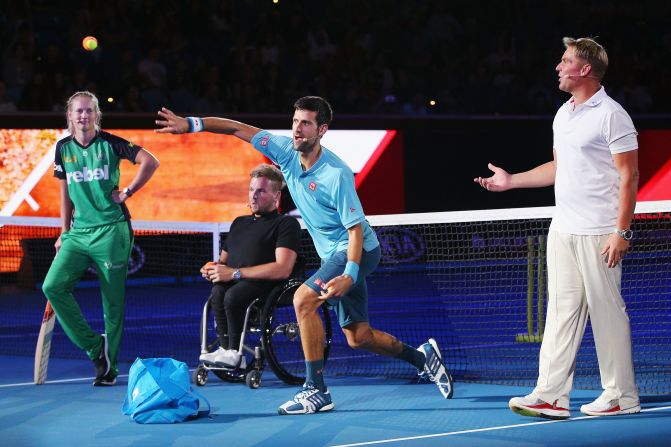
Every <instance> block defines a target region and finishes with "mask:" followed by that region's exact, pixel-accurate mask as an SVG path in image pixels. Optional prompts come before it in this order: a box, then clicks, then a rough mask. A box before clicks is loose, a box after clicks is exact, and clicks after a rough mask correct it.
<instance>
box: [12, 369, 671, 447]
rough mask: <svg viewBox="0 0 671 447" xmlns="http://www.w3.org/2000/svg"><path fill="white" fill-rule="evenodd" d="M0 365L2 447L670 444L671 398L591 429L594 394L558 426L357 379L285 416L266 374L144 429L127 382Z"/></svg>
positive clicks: (211, 391)
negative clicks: (305, 410)
mask: <svg viewBox="0 0 671 447" xmlns="http://www.w3.org/2000/svg"><path fill="white" fill-rule="evenodd" d="M0 364H1V365H2V368H0V439H1V440H2V445H5V446H19V445H20V446H61V445H85V446H89V445H91V446H115V447H122V446H158V445H166V446H168V445H170V446H189V447H195V446H198V445H222V446H294V445H299V446H344V445H384V446H403V447H410V446H413V447H414V446H443V445H450V446H452V445H454V446H480V445H483V446H484V445H486V446H499V445H501V446H502V445H505V446H510V445H516V446H519V445H523V446H541V445H556V446H578V445H580V446H585V445H587V446H589V445H594V446H596V445H609V446H624V445H638V446H652V445H660V446H661V445H669V442H668V439H669V436H671V396H656V397H646V396H644V397H643V399H642V408H643V412H642V413H640V414H637V415H629V416H617V417H611V418H591V417H583V415H582V414H581V413H579V412H578V411H577V409H578V408H579V406H580V405H581V404H583V403H586V402H589V401H590V400H591V399H592V398H594V397H595V396H596V395H597V394H598V391H576V392H574V393H573V395H572V402H571V407H572V410H573V411H572V416H573V418H574V419H570V420H568V421H562V422H555V421H546V420H542V419H535V418H525V417H522V416H518V415H516V414H513V413H512V412H511V411H510V410H508V405H507V403H508V400H509V398H510V397H511V396H515V395H522V394H525V393H526V392H528V391H529V389H528V388H521V387H511V386H501V385H480V384H464V383H457V384H456V386H455V396H454V398H453V399H450V400H445V399H443V398H442V397H440V395H439V394H438V391H437V390H436V389H435V387H434V385H433V384H430V383H428V384H416V383H412V382H410V381H407V380H400V379H391V380H390V379H380V378H369V379H366V378H362V377H351V378H332V379H329V381H328V382H329V385H330V387H331V393H332V394H333V398H334V402H335V404H336V408H335V410H334V411H332V412H330V413H324V414H317V415H305V416H279V415H277V413H276V411H277V406H278V405H279V404H281V403H283V402H284V401H285V400H287V399H288V398H290V397H291V396H292V395H293V393H294V392H295V390H296V389H295V388H294V387H289V386H287V385H284V384H283V383H282V382H280V381H279V380H277V379H275V378H274V377H272V374H271V373H270V372H269V371H267V372H266V373H265V374H264V381H263V384H262V387H261V388H259V389H257V390H252V389H249V388H247V387H246V386H244V385H242V384H230V383H224V382H221V381H219V380H218V379H216V378H211V380H210V381H209V382H208V384H207V385H206V386H205V387H202V388H199V391H200V392H201V393H202V394H203V395H205V397H207V398H208V399H209V400H210V402H211V404H212V414H211V415H210V416H209V417H205V418H201V419H198V420H194V421H189V422H185V423H181V424H175V425H140V424H136V423H135V422H133V421H131V419H130V418H129V417H128V416H124V415H123V414H122V413H121V404H122V402H123V399H124V396H125V393H126V384H127V378H126V376H121V377H120V380H119V382H118V383H117V385H116V386H114V387H110V388H94V387H93V386H91V380H92V377H91V373H92V370H91V365H90V363H89V362H88V361H79V360H62V359H58V360H55V361H53V362H52V363H51V364H50V370H49V372H50V381H49V382H48V383H46V384H45V385H42V386H35V385H33V384H32V359H31V358H28V357H10V356H4V357H0ZM128 368H129V365H128V364H124V365H122V374H127V371H128Z"/></svg>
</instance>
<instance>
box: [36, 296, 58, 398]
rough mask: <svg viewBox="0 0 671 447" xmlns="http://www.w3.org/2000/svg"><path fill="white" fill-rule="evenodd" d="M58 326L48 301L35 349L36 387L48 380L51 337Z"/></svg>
mask: <svg viewBox="0 0 671 447" xmlns="http://www.w3.org/2000/svg"><path fill="white" fill-rule="evenodd" d="M55 324H56V314H55V312H54V309H53V308H52V307H51V303H50V302H49V301H47V307H46V308H45V309H44V317H42V326H41V327H40V335H38V337H37V347H36V348H35V377H34V379H35V385H41V384H43V383H44V382H45V381H46V380H47V366H48V365H49V353H50V352H51V336H52V335H53V333H54V325H55Z"/></svg>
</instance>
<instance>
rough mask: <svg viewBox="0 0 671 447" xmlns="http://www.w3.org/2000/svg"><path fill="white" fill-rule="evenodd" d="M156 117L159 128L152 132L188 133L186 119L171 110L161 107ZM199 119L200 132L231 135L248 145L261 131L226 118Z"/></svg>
mask: <svg viewBox="0 0 671 447" xmlns="http://www.w3.org/2000/svg"><path fill="white" fill-rule="evenodd" d="M158 116H159V117H160V119H157V120H156V124H157V125H158V126H160V127H159V128H158V129H156V130H154V132H157V133H172V134H180V133H188V132H189V121H188V120H187V119H186V118H183V117H181V116H177V115H175V113H174V112H173V111H172V110H169V109H166V108H165V107H163V108H161V110H159V111H158ZM199 119H201V120H202V124H203V128H202V129H201V130H203V131H207V132H212V133H223V134H226V135H233V136H236V137H238V138H240V139H241V140H244V141H246V142H248V143H249V142H250V141H251V140H252V137H253V136H254V135H256V134H257V133H259V132H260V131H261V129H259V128H258V127H254V126H250V125H249V124H245V123H241V122H239V121H234V120H229V119H227V118H217V117H208V118H199Z"/></svg>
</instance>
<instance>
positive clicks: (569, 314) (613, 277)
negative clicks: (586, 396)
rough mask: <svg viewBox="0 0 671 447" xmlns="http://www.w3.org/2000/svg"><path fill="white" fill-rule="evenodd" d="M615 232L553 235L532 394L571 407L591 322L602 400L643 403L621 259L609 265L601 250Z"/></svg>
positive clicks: (631, 404) (550, 243)
mask: <svg viewBox="0 0 671 447" xmlns="http://www.w3.org/2000/svg"><path fill="white" fill-rule="evenodd" d="M609 236H610V235H609V234H605V235H600V236H577V235H572V234H564V233H558V232H556V231H550V233H549V235H548V247H547V264H548V306H547V317H546V322H545V332H544V336H543V343H542V344H541V351H540V360H539V368H538V383H537V385H536V388H535V389H534V391H533V394H534V395H536V396H538V397H539V398H540V399H542V400H544V401H545V402H548V403H554V402H557V406H559V407H562V408H569V393H570V391H571V387H572V385H573V373H574V372H575V366H576V356H577V354H578V349H579V348H580V343H581V341H582V337H583V335H584V333H585V327H586V325H587V318H588V316H589V319H590V321H591V324H592V332H593V333H594V343H595V344H596V353H597V358H598V361H599V372H600V374H601V386H602V387H603V389H604V391H603V393H602V394H601V396H600V397H599V399H600V400H605V401H610V400H613V399H619V401H620V406H621V407H622V408H629V407H631V406H635V405H638V404H639V397H638V387H637V386H636V379H635V376H634V364H633V359H632V348H631V327H630V325H629V317H628V316H627V311H626V305H625V303H624V300H623V299H622V295H621V293H620V282H621V278H622V264H618V265H617V266H616V267H615V268H608V266H607V264H606V262H605V261H604V257H603V256H602V255H601V254H600V253H601V250H602V249H603V247H604V245H605V243H606V240H607V239H608V237H609Z"/></svg>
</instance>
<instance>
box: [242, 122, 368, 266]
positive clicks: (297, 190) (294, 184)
mask: <svg viewBox="0 0 671 447" xmlns="http://www.w3.org/2000/svg"><path fill="white" fill-rule="evenodd" d="M251 142H252V145H253V146H254V147H255V148H256V149H257V150H258V151H260V152H261V153H263V154H264V155H265V156H266V157H268V158H269V159H270V160H272V161H273V162H274V163H275V164H277V165H278V166H279V167H280V170H281V171H282V174H284V179H285V181H286V182H287V187H288V188H289V192H290V193H291V197H292V198H293V200H294V203H295V204H296V207H298V210H299V211H300V212H301V217H302V218H303V221H304V222H305V226H306V227H307V229H308V232H309V233H310V236H312V240H313V241H314V244H315V248H316V249H317V253H318V254H319V257H320V258H322V259H327V258H329V257H331V256H332V255H333V254H335V253H336V252H338V251H343V250H347V244H348V241H349V238H348V234H347V229H348V228H351V227H353V226H354V225H356V224H361V225H362V228H363V248H364V250H366V251H370V250H373V249H374V248H375V247H377V246H378V245H380V244H379V242H378V240H377V236H375V232H374V231H373V229H372V228H371V227H370V225H369V224H368V221H367V220H366V216H365V215H364V213H363V208H362V206H361V201H360V200H359V196H357V194H356V189H355V187H354V174H353V173H352V170H351V169H350V168H349V166H347V164H345V162H344V161H342V160H341V159H340V158H338V156H337V155H335V154H334V153H333V152H331V151H329V150H328V149H326V148H325V147H323V146H322V155H321V157H319V160H317V163H315V165H314V166H312V167H311V168H310V169H308V170H307V171H303V167H302V166H301V162H300V158H299V153H298V152H296V151H295V150H294V145H293V140H292V139H291V138H289V137H283V136H278V135H273V134H271V133H270V132H268V131H265V130H263V131H261V132H259V133H257V134H256V135H254V138H252V141H251Z"/></svg>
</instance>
